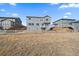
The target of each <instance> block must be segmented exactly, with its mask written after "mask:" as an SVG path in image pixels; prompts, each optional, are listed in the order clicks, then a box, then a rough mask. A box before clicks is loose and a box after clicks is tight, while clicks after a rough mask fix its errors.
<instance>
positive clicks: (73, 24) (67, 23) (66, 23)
mask: <svg viewBox="0 0 79 59" xmlns="http://www.w3.org/2000/svg"><path fill="white" fill-rule="evenodd" d="M53 24H54V25H55V27H68V28H72V29H73V30H74V31H75V32H78V31H79V21H76V20H75V19H59V20H57V21H55V22H53Z"/></svg>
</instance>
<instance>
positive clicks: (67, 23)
mask: <svg viewBox="0 0 79 59" xmlns="http://www.w3.org/2000/svg"><path fill="white" fill-rule="evenodd" d="M74 21H75V19H64V18H62V19H59V20H57V21H55V22H53V24H54V25H55V26H56V27H71V26H72V24H71V23H72V22H74Z"/></svg>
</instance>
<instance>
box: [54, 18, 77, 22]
mask: <svg viewBox="0 0 79 59" xmlns="http://www.w3.org/2000/svg"><path fill="white" fill-rule="evenodd" d="M60 20H72V21H75V20H76V19H69V18H61V19H59V20H56V21H54V22H53V23H55V22H57V21H60Z"/></svg>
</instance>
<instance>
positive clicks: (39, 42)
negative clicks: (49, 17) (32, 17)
mask: <svg viewBox="0 0 79 59" xmlns="http://www.w3.org/2000/svg"><path fill="white" fill-rule="evenodd" d="M0 55H3V56H79V33H52V32H45V33H24V34H3V35H2V34H0Z"/></svg>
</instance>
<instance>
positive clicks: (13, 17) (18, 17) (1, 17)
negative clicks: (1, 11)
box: [0, 17, 19, 19]
mask: <svg viewBox="0 0 79 59" xmlns="http://www.w3.org/2000/svg"><path fill="white" fill-rule="evenodd" d="M0 18H9V19H16V18H19V17H0Z"/></svg>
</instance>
